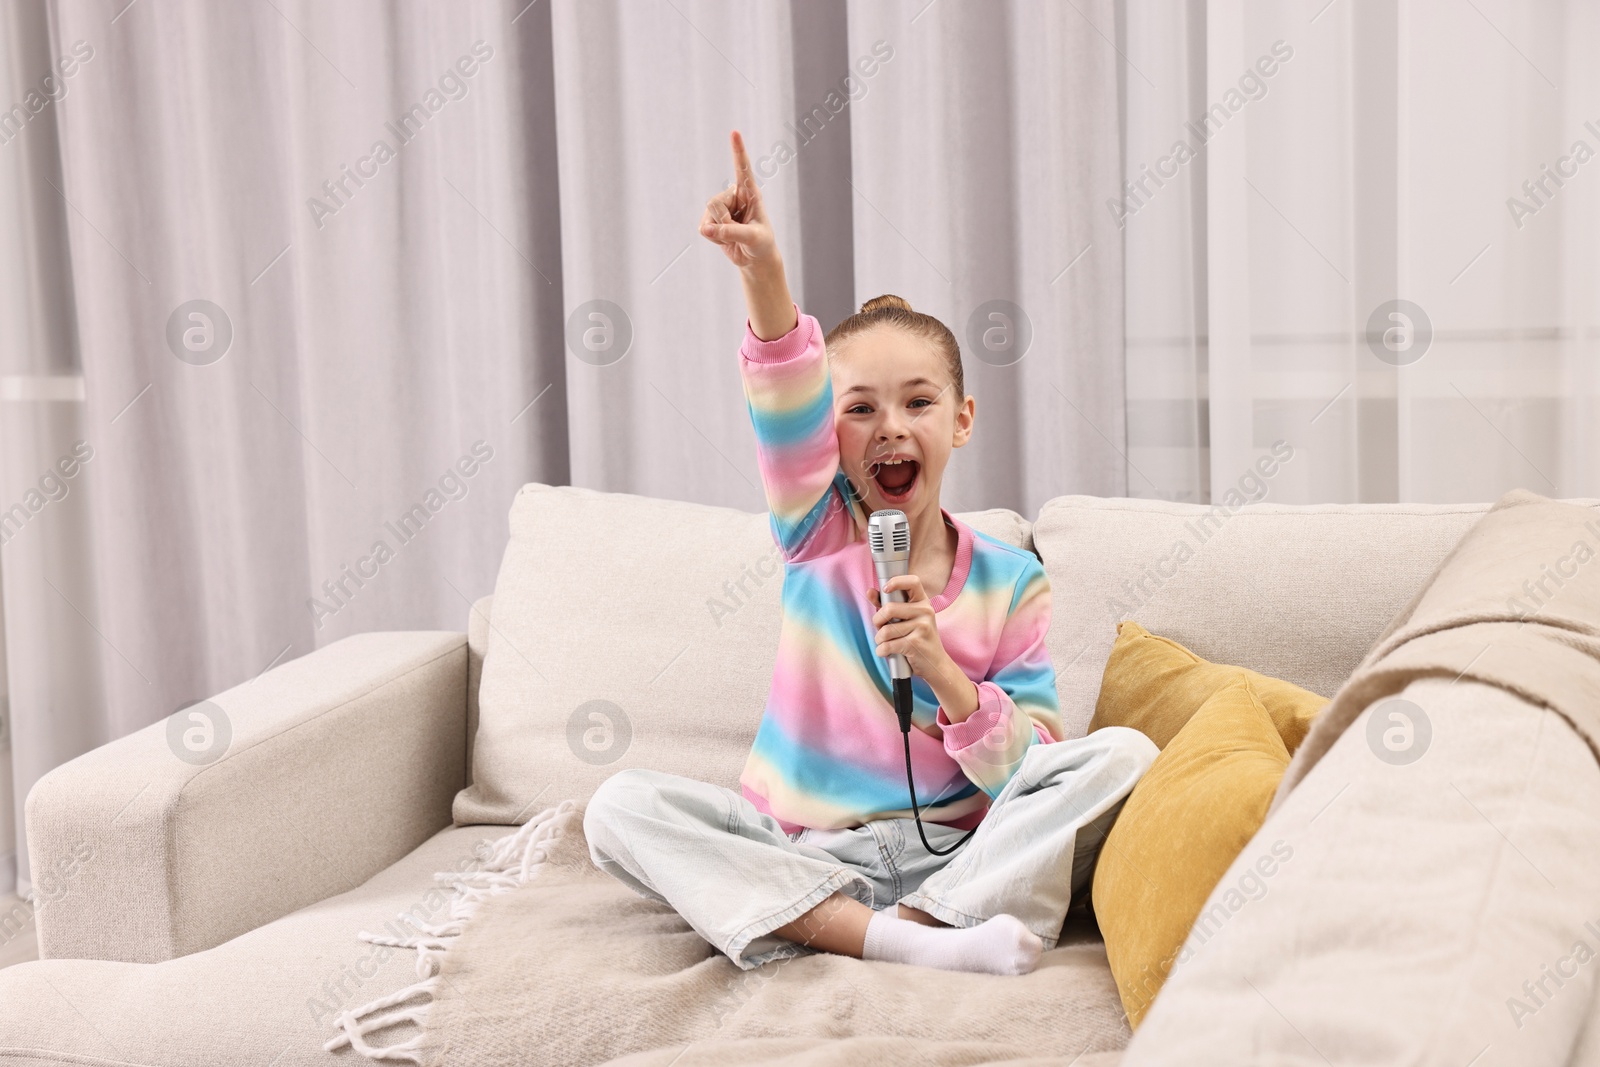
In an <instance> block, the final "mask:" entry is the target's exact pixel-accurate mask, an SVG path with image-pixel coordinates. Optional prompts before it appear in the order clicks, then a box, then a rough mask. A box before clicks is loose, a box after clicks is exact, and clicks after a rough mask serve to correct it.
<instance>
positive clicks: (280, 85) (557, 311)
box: [0, 0, 1127, 888]
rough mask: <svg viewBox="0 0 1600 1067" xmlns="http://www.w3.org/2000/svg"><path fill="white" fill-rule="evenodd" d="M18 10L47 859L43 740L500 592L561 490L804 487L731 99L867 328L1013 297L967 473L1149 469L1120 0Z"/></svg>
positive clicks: (21, 564)
mask: <svg viewBox="0 0 1600 1067" xmlns="http://www.w3.org/2000/svg"><path fill="white" fill-rule="evenodd" d="M0 19H3V20H4V22H3V24H0V26H3V32H4V35H5V41H4V48H3V49H0V62H3V63H4V64H5V66H4V68H3V70H0V75H3V81H0V87H3V93H0V107H9V106H10V105H11V103H12V102H17V103H19V104H20V106H21V107H22V109H23V112H24V114H23V115H22V117H21V118H14V119H11V120H10V123H11V125H9V126H8V125H7V121H8V120H7V118H6V116H5V115H0V210H4V212H5V221H4V224H3V225H0V233H3V234H4V235H5V236H4V239H5V241H6V244H5V245H4V246H3V248H0V277H3V279H4V286H3V292H0V300H3V301H4V303H3V304H0V509H3V508H13V506H14V505H20V507H21V508H22V512H21V513H16V512H15V511H14V510H13V512H10V514H14V515H16V516H17V518H16V520H15V521H14V522H13V523H12V525H11V526H9V527H5V531H6V532H5V543H4V548H3V549H0V583H3V591H4V612H3V624H4V628H5V653H6V674H5V685H4V692H5V694H6V695H7V697H8V699H9V715H8V716H7V722H8V725H9V729H8V731H7V734H8V737H9V746H10V747H9V750H0V776H3V775H5V774H7V773H9V775H10V788H9V789H0V795H5V796H7V798H8V799H9V800H10V801H11V802H12V803H13V810H12V813H11V819H10V820H9V822H8V825H14V826H15V827H16V838H15V843H14V844H8V843H7V842H6V840H5V837H6V830H5V829H4V828H0V855H4V854H5V853H8V852H9V853H14V854H15V855H16V856H17V857H18V858H19V859H20V860H22V868H23V869H22V872H21V873H22V877H21V880H20V884H22V885H23V887H24V888H25V887H26V868H25V848H26V846H25V843H24V842H23V840H22V837H21V829H22V827H21V818H20V810H21V801H22V799H23V798H24V797H25V796H26V793H27V791H28V789H29V788H30V787H31V785H32V784H33V782H34V781H36V780H37V779H38V778H39V776H40V775H42V774H44V773H46V772H47V771H48V770H49V769H50V768H52V767H54V766H56V765H58V764H60V763H61V762H63V761H65V760H68V759H70V758H72V757H73V756H75V755H77V754H79V753H81V752H83V751H86V750H87V749H89V748H92V747H94V746H96V745H99V744H102V743H104V742H106V741H108V740H111V739H113V738H115V737H118V736H120V735H122V734H125V733H127V732H129V731H131V730H134V729H137V728H139V727H141V726H144V725H146V724H148V723H152V722H155V721H158V720H159V719H161V718H163V717H164V716H167V715H170V714H171V713H172V712H174V711H175V710H177V709H178V708H179V707H181V706H183V705H185V704H187V703H190V702H193V701H197V700H200V699H203V698H205V697H206V696H208V695H210V694H212V693H215V692H217V691H219V690H221V689H224V688H226V687H229V686H232V685H235V684H238V683H241V682H244V681H246V680H248V679H249V678H251V677H253V676H255V675H256V674H257V673H259V672H260V671H262V670H264V669H266V668H267V667H269V666H271V665H273V664H275V663H280V662H283V661H284V660H285V659H288V658H291V657H294V656H298V655H302V654H304V653H305V652H307V651H310V650H311V649H312V648H315V647H317V646H319V645H321V644H324V643H326V642H328V641H332V640H336V639H338V638H339V637H342V636H345V635H347V634H350V633H354V632H359V631H363V630H371V629H404V628H429V627H441V628H452V629H459V628H461V627H462V626H463V625H464V622H465V618H466V612H467V606H468V601H470V600H471V599H473V598H475V597H477V596H480V595H482V594H484V593H487V592H488V591H490V589H491V588H492V585H493V580H494V575H495V572H496V569H497V566H498V563H499V558H500V553H501V551H502V549H503V547H504V542H505V537H506V526H505V522H506V519H505V516H506V512H507V509H508V507H509V505H510V500H511V497H512V494H513V493H514V491H515V489H516V487H517V486H518V485H521V484H522V483H524V482H527V481H533V480H536V481H543V482H553V483H566V482H571V483H572V484H577V485H583V486H589V487H592V488H596V489H601V490H607V491H623V492H633V493H643V494H650V495H654V496H662V497H671V498H679V499H686V500H697V501H704V502H708V503H713V504H721V505H726V506H732V507H739V508H744V509H747V510H751V511H757V510H760V509H761V508H762V507H763V506H764V505H763V500H762V496H761V492H760V489H759V480H758V477H757V471H756V465H755V460H754V442H753V438H752V436H751V433H750V427H749V423H748V415H747V413H746V411H745V408H744V403H743V397H742V394H741V392H740V387H739V381H738V375H737V368H736V366H735V363H734V354H735V351H736V349H737V346H738V343H739V339H740V335H741V331H742V328H743V318H744V313H743V308H742V302H741V298H740V293H739V287H738V284H737V279H736V277H735V275H734V274H733V273H732V271H731V269H730V268H729V267H728V265H727V264H726V262H725V261H724V260H723V259H722V258H721V257H720V256H719V255H717V254H716V252H715V250H714V249H711V248H710V247H709V246H706V245H705V244H704V242H702V241H700V240H699V239H698V237H697V236H696V235H695V232H694V226H695V223H696V221H697V220H698V217H699V212H700V209H701V207H702V205H703V204H704V201H705V200H706V199H707V197H709V196H710V195H711V194H712V193H713V192H714V191H715V190H716V189H717V188H719V187H720V186H721V185H722V184H723V183H724V182H725V181H726V180H727V179H728V178H729V177H730V173H729V165H728V160H727V148H726V143H727V133H728V130H729V129H731V128H734V127H738V128H740V129H742V130H744V132H745V133H746V135H747V138H748V140H749V143H750V144H751V145H752V146H753V148H755V149H756V150H757V151H758V154H759V155H760V156H761V157H765V158H767V159H768V162H767V164H766V165H765V169H764V171H763V179H762V180H763V183H764V187H765V190H766V193H767V196H768V198H769V202H770V204H771V205H772V208H773V212H774V216H775V219H776V222H777V225H778V226H779V227H780V235H781V239H782V241H783V251H784V256H785V260H786V262H787V264H788V267H789V271H790V275H791V278H792V280H793V281H794V288H795V291H796V294H797V297H798V299H799V300H800V301H801V302H802V304H803V306H804V307H805V309H806V310H808V311H812V312H814V313H816V314H817V315H818V316H819V318H821V319H822V321H823V323H824V325H832V324H833V323H834V322H836V321H837V320H838V319H839V318H841V317H843V316H844V315H845V314H847V313H848V312H849V311H850V310H852V309H853V308H854V306H856V305H857V304H858V303H859V302H860V301H861V300H862V299H864V298H866V297H868V296H872V295H875V294H876V293H878V292H884V291H890V292H900V293H902V295H905V296H907V297H908V298H909V299H911V300H912V301H913V303H914V304H916V305H918V306H921V307H924V308H926V309H927V310H929V311H932V312H934V313H935V314H939V315H941V316H942V317H944V318H945V320H946V322H948V323H949V324H950V326H951V327H952V329H954V330H955V331H956V332H957V334H958V335H959V336H960V337H961V338H962V339H963V342H967V341H968V339H969V337H972V336H977V337H979V338H980V342H981V341H982V339H983V337H984V334H985V333H987V334H988V340H989V342H990V344H989V345H988V346H987V347H984V348H983V349H982V350H981V351H971V350H970V345H969V353H968V356H967V366H968V386H969V391H971V392H972V393H973V394H974V395H975V396H976V397H977V398H978V412H979V416H978V417H979V427H980V428H979V432H978V435H977V437H976V439H975V441H974V443H973V444H972V445H971V446H969V447H968V448H967V449H965V450H963V453H961V454H959V457H958V460H957V462H956V464H955V466H954V468H953V469H952V476H951V478H950V480H949V483H948V484H949V492H948V494H947V499H946V501H945V503H946V506H948V507H950V508H951V509H952V510H963V509H969V508H980V507H990V506H1008V507H1013V508H1017V509H1018V510H1021V511H1023V512H1025V513H1031V512H1032V511H1034V510H1036V509H1037V507H1038V505H1039V504H1040V503H1042V502H1043V500H1045V499H1047V498H1048V497H1050V496H1053V495H1056V494H1057V493H1064V492H1089V493H1106V494H1112V493H1120V492H1123V491H1125V488H1126V486H1127V482H1126V478H1125V468H1124V465H1123V460H1122V452H1123V449H1124V448H1125V445H1124V443H1123V439H1124V426H1123V411H1124V405H1123V384H1122V382H1123V371H1122V354H1121V349H1122V344H1121V330H1122V323H1123V310H1122V307H1121V303H1120V295H1119V294H1120V292H1121V286H1122V281H1121V279H1122V277H1123V268H1122V263H1121V246H1120V243H1119V242H1118V240H1117V231H1116V229H1115V227H1114V225H1112V224H1111V223H1110V222H1109V221H1108V220H1107V219H1106V218H1105V216H1104V212H1103V210H1102V209H1101V208H1100V207H1099V206H1098V204H1097V203H1096V202H1095V201H1094V198H1093V197H1092V196H1090V195H1088V191H1089V190H1091V189H1096V188H1099V187H1101V186H1103V185H1104V184H1106V183H1111V184H1115V182H1116V178H1117V171H1118V167H1119V165H1120V163H1119V160H1120V154H1119V150H1118V141H1117V136H1118V135H1117V126H1116V116H1117V114H1118V108H1117V73H1116V72H1117V64H1118V60H1117V55H1116V48H1115V45H1114V44H1113V39H1114V38H1115V36H1116V16H1115V11H1114V9H1113V6H1112V4H1111V3H1110V0H1096V2H1078V3H1076V4H1075V5H1055V4H1049V3H1044V2H1037V3H1014V4H1013V3H982V4H971V3H965V4H963V3H953V2H950V0H937V2H935V3H932V4H929V3H927V0H914V2H911V3H906V4H879V3H866V2H862V3H846V2H844V0H794V2H791V3H785V4H762V5H754V4H747V3H739V2H735V0H715V2H712V0H629V2H628V3H621V2H611V3H595V2H583V3H579V2H576V0H563V2H557V3H551V2H550V0H533V2H529V0H493V2H491V0H479V2H470V3H455V2H449V3H447V2H445V0H430V2H420V0H410V2H402V3H379V2H377V0H351V2H343V0H342V2H340V3H338V4H326V3H315V2H313V0H271V2H268V3H260V4H216V3H209V2H205V0H134V2H132V3H129V2H128V0H51V2H49V3H41V2H35V0H28V2H23V3H17V4H10V5H6V6H4V7H0ZM69 69H70V73H67V71H68V70H69ZM47 78H48V79H50V80H49V81H48V83H47V82H46V81H45V79H47ZM34 89H38V90H39V92H38V94H37V99H34V98H31V97H30V96H29V93H30V92H32V91H33V90H34ZM30 100H34V102H37V103H38V104H39V106H38V107H37V109H33V108H31V107H30V104H29V101H30ZM11 114H13V115H14V114H15V109H13V111H12V112H11ZM13 127H14V128H13ZM380 143H381V147H380ZM975 145H976V147H974V146H975ZM1013 308H1014V309H1019V310H1020V314H1018V313H1017V311H1013V310H1012V309H1013ZM996 314H999V315H1000V316H1001V317H1000V318H998V319H996V318H993V317H992V316H994V315H996ZM596 315H598V316H599V318H595V317H594V316H596ZM973 323H976V324H977V330H976V333H975V334H974V332H973V328H972V324H973ZM1021 338H1025V339H1026V346H1025V347H1024V345H1023V344H1022V341H1021V340H1019V339H1021ZM80 442H81V444H80ZM1023 442H1027V445H1028V447H1027V448H1024V447H1023ZM68 470H70V471H71V473H70V474H67V473H66V471H68ZM34 505H37V506H34ZM0 525H3V524H0ZM0 784H3V783H0ZM0 803H3V802H0ZM4 879H5V875H4V873H3V872H0V883H3V882H4Z"/></svg>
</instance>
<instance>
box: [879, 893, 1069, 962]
mask: <svg viewBox="0 0 1600 1067" xmlns="http://www.w3.org/2000/svg"><path fill="white" fill-rule="evenodd" d="M892 910H893V908H892V907H891V908H885V909H883V910H882V911H876V912H873V915H872V918H871V919H870V920H868V922H867V939H866V942H865V944H863V945H862V947H861V958H862V959H864V960H888V961H889V962H891V963H914V964H917V965H918V966H921V967H937V968H939V969H940V970H945V971H980V972H983V973H986V974H1027V973H1028V972H1029V971H1031V970H1033V969H1034V968H1035V967H1037V966H1038V965H1039V954H1040V953H1041V952H1043V951H1044V942H1043V941H1041V940H1040V939H1039V936H1038V935H1037V934H1035V933H1034V932H1033V931H1031V930H1029V929H1028V928H1027V927H1026V926H1024V925H1022V920H1021V919H1018V918H1017V917H1016V916H1014V915H996V916H995V917H994V918H992V919H988V920H986V921H984V922H982V923H980V924H978V925H977V926H971V927H954V926H950V927H945V926H924V925H923V924H921V923H917V922H912V921H911V920H910V919H902V918H900V917H899V916H897V915H893V914H891V911H892Z"/></svg>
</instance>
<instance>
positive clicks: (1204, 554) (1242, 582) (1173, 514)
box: [1033, 496, 1489, 737]
mask: <svg viewBox="0 0 1600 1067" xmlns="http://www.w3.org/2000/svg"><path fill="white" fill-rule="evenodd" d="M1488 509H1489V505H1488V504H1486V503H1485V504H1317V505H1294V504H1276V503H1266V502H1261V503H1254V504H1245V505H1243V506H1242V507H1239V508H1236V509H1233V510H1232V511H1230V510H1229V509H1228V508H1225V507H1223V506H1221V505H1217V506H1208V505H1200V504H1178V503H1171V502H1168V501H1163V500H1137V499H1129V498H1115V497H1090V496H1063V497H1057V498H1055V499H1053V500H1049V501H1047V502H1046V503H1045V504H1044V506H1043V507H1042V508H1040V510H1039V517H1038V519H1037V520H1036V521H1035V522H1034V527H1033V537H1034V545H1035V550H1036V551H1037V552H1038V553H1039V557H1040V559H1042V560H1043V561H1044V569H1045V574H1046V575H1047V576H1048V577H1049V579H1050V588H1051V595H1052V607H1051V626H1050V636H1049V639H1048V642H1049V647H1050V658H1051V660H1052V662H1054V664H1055V667H1056V684H1057V688H1058V689H1059V690H1060V694H1061V717H1062V723H1063V725H1064V727H1065V728H1066V731H1067V736H1068V737H1078V736H1081V735H1082V734H1083V733H1085V732H1086V731H1087V729H1088V726H1089V722H1090V719H1091V718H1092V716H1093V715H1094V709H1095V700H1096V697H1097V696H1098V694H1099V692H1100V680H1101V675H1102V673H1103V672H1104V670H1105V666H1106V661H1107V659H1108V658H1109V657H1110V654H1111V648H1112V645H1113V644H1114V643H1115V642H1116V638H1117V623H1118V621H1119V620H1121V619H1124V618H1132V619H1134V620H1136V621H1138V622H1139V623H1140V625H1142V626H1144V627H1145V628H1146V629H1147V630H1150V631H1151V632H1153V633H1158V634H1161V635H1162V636H1163V637H1168V638H1171V639H1172V640H1173V641H1176V642H1178V643H1180V644H1182V645H1184V646H1185V647H1187V648H1189V649H1190V650H1192V651H1193V652H1194V653H1195V654H1196V655H1199V656H1202V657H1204V658H1205V659H1208V660H1212V661H1214V662H1219V663H1230V664H1237V665H1239V666H1242V667H1247V668H1249V669H1251V670H1254V671H1259V672H1260V673H1262V674H1265V675H1269V676H1271V677H1273V678H1282V679H1285V680H1287V681H1290V682H1293V683H1294V684H1295V685H1298V686H1300V687H1302V688H1304V689H1309V690H1310V691H1311V692H1313V693H1320V694H1322V695H1323V696H1329V697H1331V696H1332V695H1333V694H1334V693H1335V692H1336V691H1337V690H1338V689H1339V687H1340V685H1342V684H1343V683H1344V680H1345V679H1346V678H1348V677H1349V676H1350V674H1351V672H1352V671H1354V670H1355V668H1356V665H1357V664H1358V663H1359V662H1360V661H1361V657H1362V656H1363V655H1365V654H1366V651H1367V649H1368V648H1370V647H1371V646H1372V644H1373V642H1375V641H1376V640H1377V639H1378V637H1379V636H1380V635H1381V634H1382V633H1383V630H1384V627H1386V626H1387V625H1388V623H1389V620H1390V619H1391V618H1393V617H1394V615H1395V614H1396V613H1397V612H1398V611H1399V610H1400V609H1401V608H1403V607H1404V606H1405V605H1406V603H1407V602H1408V601H1409V600H1410V599H1411V597H1412V595H1413V594H1414V593H1415V592H1416V591H1417V590H1418V589H1420V588H1421V587H1422V584H1423V582H1424V580H1425V579H1426V578H1427V577H1428V575H1429V574H1430V573H1431V572H1432V571H1433V568H1434V567H1436V566H1437V565H1438V564H1439V562H1440V561H1441V560H1442V559H1444V557H1445V554H1446V553H1448V552H1449V551H1450V549H1451V547H1452V546H1453V545H1455V543H1456V541H1457V540H1459V539H1460V537H1461V535H1462V534H1463V533H1465V532H1466V530H1467V528H1468V527H1470V526H1471V525H1472V524H1473V523H1474V522H1476V521H1477V520H1478V518H1479V517H1480V516H1481V515H1483V513H1484V512H1486V511H1487V510H1488Z"/></svg>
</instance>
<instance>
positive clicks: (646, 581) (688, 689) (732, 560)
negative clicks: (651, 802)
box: [455, 483, 1032, 825]
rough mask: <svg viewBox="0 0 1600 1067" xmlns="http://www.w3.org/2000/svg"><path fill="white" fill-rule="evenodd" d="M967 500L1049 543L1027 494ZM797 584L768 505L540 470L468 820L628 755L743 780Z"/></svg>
mask: <svg viewBox="0 0 1600 1067" xmlns="http://www.w3.org/2000/svg"><path fill="white" fill-rule="evenodd" d="M956 517H957V518H959V519H961V520H962V521H963V522H965V523H967V524H968V525H970V526H971V527H972V528H973V529H975V530H978V531H980V532H982V533H986V534H989V535H990V536H993V537H995V538H997V539H1000V540H1002V541H1005V542H1007V543H1009V544H1013V545H1017V546H1019V547H1022V548H1028V549H1030V550H1031V548H1032V544H1031V541H1030V539H1029V534H1030V527H1029V524H1028V523H1027V522H1026V520H1024V519H1023V518H1022V517H1021V516H1020V515H1018V514H1017V513H1016V512H1013V511H1006V510H1003V509H1000V510H992V511H984V512H976V513H960V514H958V515H957V516H956ZM782 586H783V558H782V556H781V555H780V553H779V552H778V548H777V545H776V544H775V543H774V542H773V539H772V529H771V525H770V523H769V520H768V517H767V513H766V512H764V511H762V512H747V511H737V510H734V509H732V508H722V507H712V506H710V505H706V504H691V503H686V502H684V501H679V500H661V499H657V498H653V497H644V496H634V495H631V494H627V493H601V492H597V491H595V490H592V489H581V488H576V487H573V486H550V485H540V484H537V483H534V484H529V485H526V486H524V487H523V488H522V490H521V491H520V492H518V494H517V498H516V500H515V501H514V503H513V504H512V508H511V539H510V542H509V543H508V544H507V545H506V551H505V556H504V557H503V559H502V561H501V564H500V573H499V576H498V578H497V579H496V581H495V589H494V614H493V616H492V618H491V620H490V621H491V625H490V627H489V633H488V648H487V650H486V652H485V654H484V660H483V674H482V683H481V687H480V689H479V693H478V719H477V731H476V734H475V736H474V739H473V747H472V776H471V781H472V784H471V785H470V786H469V787H468V788H466V789H464V790H463V791H462V792H461V793H460V794H459V795H458V796H457V798H456V803H455V821H456V823H457V824H458V825H464V824H467V823H478V822H483V823H496V824H506V825H515V824H517V823H520V822H522V821H523V820H525V819H526V818H527V817H528V815H529V814H531V813H532V812H534V811H536V810H538V809H539V808H542V807H545V806H547V805H550V804H555V803H558V802H560V801H562V800H568V799H571V800H575V801H579V802H582V801H587V800H588V798H589V797H590V796H592V795H593V793H594V790H595V788H596V787H597V786H599V784H600V783H601V782H603V781H605V780H606V779H607V778H609V777H610V776H611V775H613V774H615V773H616V772H617V771H619V770H622V769H623V768H625V767H651V768H654V769H656V770H662V771H669V772H671V773H674V774H682V775H687V776H689V777H692V778H696V779H699V780H700V781H705V782H711V783H713V784H716V785H722V786H726V787H728V788H730V789H735V790H737V789H738V788H739V772H740V771H741V770H742V769H743V767H744V761H745V757H746V756H747V755H748V754H749V751H750V745H751V743H752V742H753V741H754V740H755V734H756V728H757V726H759V725H760V722H761V712H762V709H763V708H764V707H765V706H766V700H767V689H768V686H769V685H770V684H771V681H772V669H773V664H774V661H775V660H776V658H777V649H778V629H779V622H780V600H779V594H780V592H781V590H782Z"/></svg>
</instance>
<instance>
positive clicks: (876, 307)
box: [861, 293, 911, 315]
mask: <svg viewBox="0 0 1600 1067" xmlns="http://www.w3.org/2000/svg"><path fill="white" fill-rule="evenodd" d="M884 308H899V309H900V310H901V311H910V310H911V303H910V301H908V300H906V299H905V298H904V297H898V296H895V295H894V294H893V293H884V294H883V295H882V296H875V297H873V298H872V299H871V300H868V301H867V302H866V303H865V304H862V305H861V313H862V314H863V315H865V314H866V313H867V312H869V311H882V310H883V309H884Z"/></svg>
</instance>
